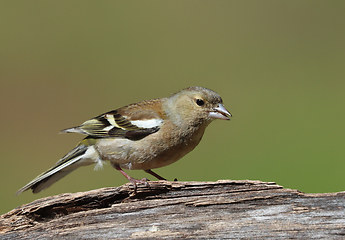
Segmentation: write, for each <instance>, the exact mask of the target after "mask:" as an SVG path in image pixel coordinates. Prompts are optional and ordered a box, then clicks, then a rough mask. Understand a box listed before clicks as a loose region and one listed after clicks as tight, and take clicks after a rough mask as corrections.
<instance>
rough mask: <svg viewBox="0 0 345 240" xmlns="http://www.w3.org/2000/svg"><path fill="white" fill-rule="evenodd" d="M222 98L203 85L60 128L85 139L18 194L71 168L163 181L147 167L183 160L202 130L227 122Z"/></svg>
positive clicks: (43, 184) (46, 184)
mask: <svg viewBox="0 0 345 240" xmlns="http://www.w3.org/2000/svg"><path fill="white" fill-rule="evenodd" d="M229 117H231V114H230V112H228V111H227V110H226V109H225V108H224V106H223V102H222V99H221V97H220V96H219V95H218V94H217V93H216V92H214V91H212V90H210V89H206V88H202V87H190V88H186V89H183V90H181V91H179V92H177V93H175V94H173V95H172V96H170V97H169V98H160V99H153V100H147V101H143V102H139V103H134V104H131V105H128V106H125V107H122V108H119V109H117V110H113V111H110V112H107V113H104V114H102V115H100V116H97V117H95V118H93V119H91V120H88V121H85V122H84V123H83V124H81V125H80V126H78V127H74V128H69V129H65V130H62V132H63V133H69V132H75V133H80V134H84V135H87V137H86V138H84V140H82V141H81V142H80V143H79V145H78V146H77V147H76V148H75V149H73V150H72V151H71V152H69V153H68V154H67V155H66V156H64V157H63V158H62V159H60V160H59V161H58V162H57V163H56V164H55V165H54V166H53V167H52V168H50V169H49V170H47V171H46V172H44V173H42V174H41V175H39V176H38V177H36V178H35V179H34V180H32V181H31V182H30V183H28V184H27V185H25V186H24V187H23V188H21V189H20V190H18V192H17V194H19V193H21V192H23V191H26V190H28V189H30V188H31V189H32V190H33V192H34V193H37V192H40V191H41V190H43V189H45V188H47V187H49V186H50V185H52V184H53V183H54V182H56V181H58V180H59V179H60V178H62V177H64V176H65V175H67V174H68V173H70V172H71V171H73V170H75V169H76V168H78V167H80V166H84V165H89V164H93V163H96V164H97V165H96V167H99V166H102V163H103V161H110V163H111V165H112V166H113V167H114V168H116V169H117V170H119V171H120V172H121V173H122V174H123V175H124V176H125V177H126V178H127V179H128V180H129V181H130V182H132V183H133V185H134V187H136V183H145V184H147V182H146V180H145V179H142V180H137V179H134V178H132V177H130V176H129V175H127V174H126V173H125V172H124V171H123V170H122V168H124V169H141V170H144V171H146V172H147V173H149V174H151V175H153V176H155V177H157V178H158V179H164V178H162V177H161V176H159V175H157V174H156V173H154V172H153V171H152V170H151V169H153V168H159V167H164V166H166V165H169V164H171V163H174V162H175V161H177V160H179V159H180V158H182V157H183V156H184V155H186V154H187V153H189V152H190V151H192V150H193V149H194V148H195V147H196V146H197V145H198V144H199V142H200V140H201V138H202V136H203V134H204V131H205V128H206V127H207V126H208V124H210V123H211V122H212V120H214V119H223V120H230V118H229Z"/></svg>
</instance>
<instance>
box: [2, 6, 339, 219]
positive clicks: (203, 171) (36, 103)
mask: <svg viewBox="0 0 345 240" xmlns="http://www.w3.org/2000/svg"><path fill="white" fill-rule="evenodd" d="M344 12H345V2H344V1H316V0H310V1H273V0H272V1H1V3H0V33H1V37H0V51H1V52H0V81H1V88H0V97H1V101H0V106H1V109H0V110H1V115H0V116H1V125H0V127H1V153H0V154H1V169H0V177H1V183H0V184H1V196H2V197H1V205H0V214H2V213H5V212H7V211H9V210H11V209H12V208H15V207H18V206H20V205H22V204H24V203H29V202H31V201H33V200H35V199H37V198H42V197H45V196H49V195H55V194H59V193H65V192H78V191H86V190H91V189H97V188H101V187H111V186H119V185H121V184H124V183H126V182H127V180H126V179H125V178H124V177H123V176H122V175H121V174H120V173H118V172H117V171H116V170H114V169H112V168H111V166H110V164H107V165H106V166H105V168H104V169H103V170H101V171H93V166H90V167H84V168H81V169H78V170H77V171H75V172H73V173H72V174H70V175H68V176H67V177H65V178H63V179H62V180H61V181H59V182H58V183H56V184H54V185H53V186H52V187H50V188H49V189H47V190H45V191H43V192H41V193H39V194H37V195H34V194H32V193H31V192H25V193H23V194H21V195H19V196H14V193H15V192H16V191H17V190H18V189H19V188H21V187H22V186H23V185H25V184H26V183H28V182H29V181H30V180H32V179H33V178H34V177H36V176H37V175H38V174H40V173H41V172H43V171H45V170H46V169H48V168H49V167H51V166H52V165H53V164H54V163H55V162H56V161H57V160H59V158H60V157H62V156H63V155H64V154H66V153H67V152H68V151H69V150H71V149H72V148H73V147H74V146H75V145H76V144H77V143H78V141H79V140H81V139H82V136H81V135H78V134H67V135H58V134H57V133H58V132H59V131H60V130H61V129H64V128H68V127H73V126H76V125H79V124H80V123H82V122H84V121H85V120H88V119H90V118H92V117H94V116H97V115H99V114H101V113H103V112H106V111H109V110H112V109H116V108H119V107H121V106H124V105H126V104H129V103H133V102H138V101H141V100H145V99H150V98H159V97H166V96H169V95H170V94H172V93H174V92H176V91H178V90H180V89H182V88H185V87H189V86H193V85H197V86H203V87H207V88H210V89H213V90H214V91H216V92H218V93H219V94H220V95H221V96H222V98H223V100H224V103H225V106H226V107H227V108H228V109H229V110H230V111H231V112H232V113H233V115H234V117H233V118H232V120H231V121H230V122H228V121H220V120H217V121H215V122H213V123H212V124H211V125H210V126H209V127H208V129H207V130H206V133H205V135H204V138H203V141H201V143H200V145H199V146H198V147H197V148H196V149H195V150H194V151H193V152H192V153H190V154H188V155H187V156H186V157H184V158H183V159H182V160H180V161H178V162H177V163H175V164H173V165H170V166H167V167H164V168H161V169H157V171H156V172H157V173H158V174H161V175H163V176H165V177H166V178H168V179H170V180H172V179H174V178H178V179H179V180H180V181H192V180H196V181H216V180H218V179H253V180H262V181H274V182H277V183H278V184H280V185H283V186H284V187H287V188H293V189H298V190H301V191H304V192H335V191H343V190H345V187H344V178H345V177H344V176H345V174H344V167H345V162H344V158H345V150H344V144H345V135H344V131H345V124H344V122H345V121H344V118H345V111H344V102H345V64H344V63H345V51H344V50H345V14H344ZM129 173H130V175H131V176H133V177H136V178H143V177H149V176H148V175H147V174H146V173H145V172H143V171H131V172H129ZM149 178H151V179H152V177H149ZM152 180H153V179H152Z"/></svg>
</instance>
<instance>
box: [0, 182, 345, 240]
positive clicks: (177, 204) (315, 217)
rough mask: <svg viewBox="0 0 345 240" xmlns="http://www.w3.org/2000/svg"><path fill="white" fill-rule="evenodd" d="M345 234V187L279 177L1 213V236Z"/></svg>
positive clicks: (76, 197)
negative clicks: (297, 186) (289, 184)
mask: <svg viewBox="0 0 345 240" xmlns="http://www.w3.org/2000/svg"><path fill="white" fill-rule="evenodd" d="M154 238H156V239H180V238H187V239H222V238H223V239H224V238H226V239H240V238H250V239H252V238H256V239H260V238H261V239H267V238H271V239H288V238H298V239H311V238H314V239H345V192H339V193H325V194H305V193H302V192H299V191H297V190H291V189H286V188H283V187H282V186H279V185H277V184H275V183H273V182H261V181H249V180H244V181H232V180H219V181H217V182H169V181H156V182H150V186H149V187H146V186H142V185H139V186H138V189H137V192H136V193H134V192H133V188H132V186H131V185H130V184H125V185H123V186H120V187H117V188H102V189H97V190H93V191H88V192H79V193H66V194H61V195H57V196H51V197H47V198H43V199H38V200H36V201H33V202H31V203H29V204H26V205H23V206H21V207H18V208H15V209H13V210H12V211H10V212H8V213H6V214H4V215H2V216H0V239H154Z"/></svg>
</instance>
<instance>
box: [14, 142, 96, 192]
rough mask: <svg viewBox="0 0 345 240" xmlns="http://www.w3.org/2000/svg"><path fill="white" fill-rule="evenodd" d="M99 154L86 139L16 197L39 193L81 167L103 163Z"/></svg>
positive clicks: (22, 189)
mask: <svg viewBox="0 0 345 240" xmlns="http://www.w3.org/2000/svg"><path fill="white" fill-rule="evenodd" d="M101 162H102V160H100V158H99V155H98V152H97V151H96V149H95V148H94V146H93V145H91V144H89V141H88V139H84V140H83V141H82V142H81V143H80V144H79V145H78V146H77V147H76V148H74V149H73V150H72V151H70V152H69V153H67V154H66V155H65V156H64V157H63V158H61V159H60V160H59V161H58V162H57V163H56V164H55V165H54V166H53V167H51V168H50V169H48V170H47V171H45V172H44V173H42V174H40V175H38V176H37V177H36V178H35V179H34V180H32V181H31V182H29V183H28V184H26V185H25V186H24V187H22V188H21V189H19V190H18V191H17V192H16V195H18V194H20V193H22V192H24V191H26V190H29V189H30V188H31V189H32V192H33V193H38V192H40V191H42V190H44V189H46V188H48V187H50V186H51V185H52V184H53V183H55V182H56V181H58V180H60V179H61V178H63V177H64V176H66V175H67V174H69V173H70V172H72V171H73V170H75V169H77V168H78V167H80V166H85V165H90V164H93V163H101Z"/></svg>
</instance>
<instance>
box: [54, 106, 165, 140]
mask: <svg viewBox="0 0 345 240" xmlns="http://www.w3.org/2000/svg"><path fill="white" fill-rule="evenodd" d="M151 101H153V100H151ZM153 103H155V102H153ZM143 105H144V106H145V105H147V102H142V103H139V104H133V105H129V106H127V107H124V108H121V109H118V110H113V111H110V112H107V113H104V114H102V115H100V116H97V117H95V118H92V119H90V120H88V121H86V122H84V123H83V124H82V125H80V126H78V127H73V128H68V129H64V130H62V131H61V132H62V133H71V132H75V133H80V134H85V135H88V136H90V137H94V138H109V137H117V138H128V139H132V140H138V139H142V138H144V137H146V136H147V135H150V134H152V133H155V132H157V131H158V130H159V129H160V125H161V124H162V123H163V118H162V115H161V114H160V113H157V111H154V110H153V109H150V108H147V107H146V108H145V110H143V108H142V106H143ZM151 105H153V106H154V105H155V104H151ZM151 105H150V106H151Z"/></svg>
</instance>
